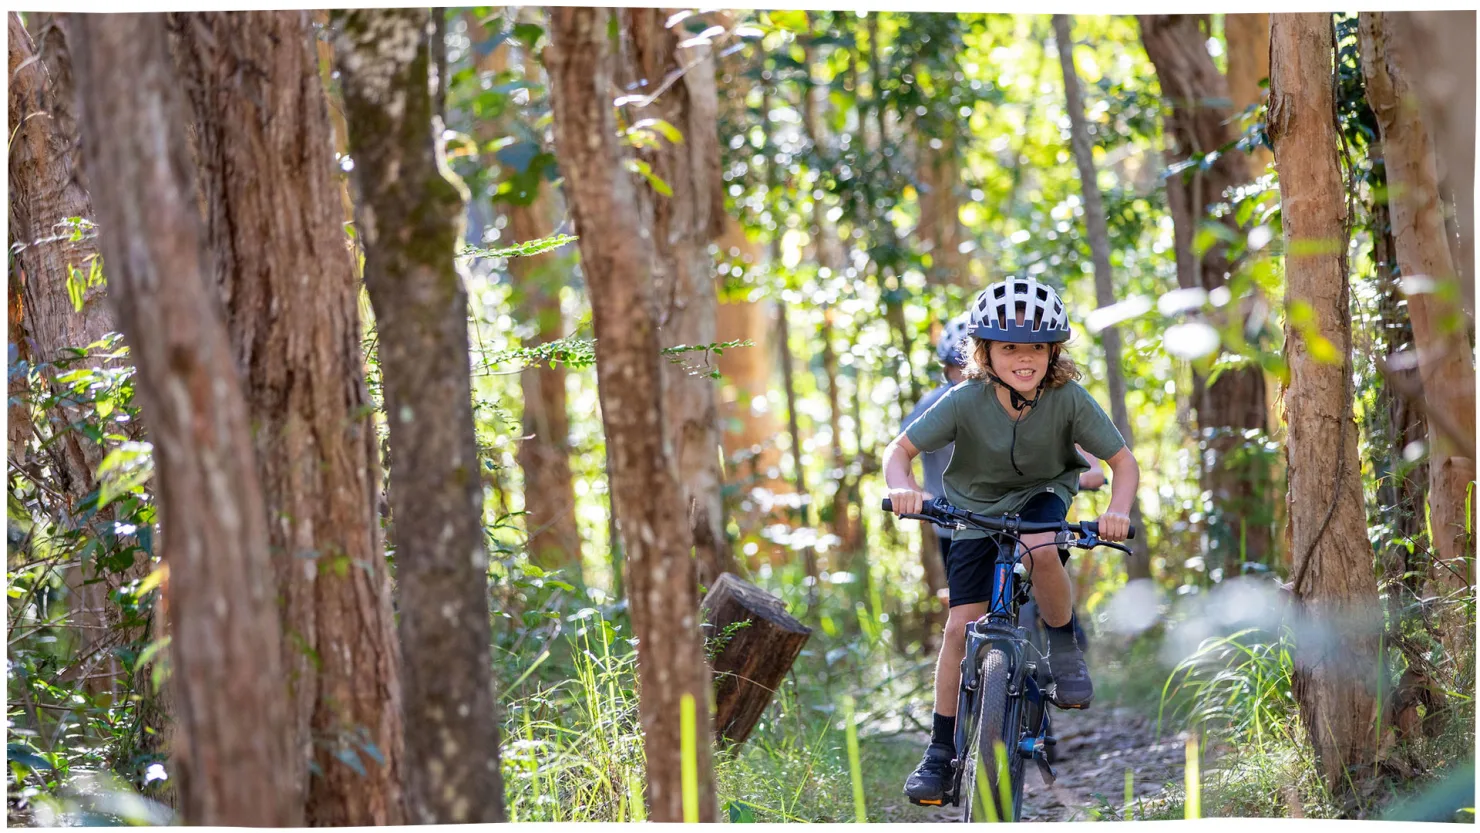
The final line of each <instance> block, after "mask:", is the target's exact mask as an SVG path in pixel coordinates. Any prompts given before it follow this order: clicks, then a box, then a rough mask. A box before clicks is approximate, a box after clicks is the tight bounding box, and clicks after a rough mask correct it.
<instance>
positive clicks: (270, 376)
mask: <svg viewBox="0 0 1480 833" xmlns="http://www.w3.org/2000/svg"><path fill="white" fill-rule="evenodd" d="M174 26H175V31H176V32H177V35H178V38H177V44H178V49H177V50H176V57H177V60H178V61H179V64H180V66H181V70H182V72H183V74H184V75H185V77H186V78H188V79H189V80H190V82H191V83H189V84H186V85H184V86H185V88H186V89H187V90H188V91H189V92H190V94H191V98H192V102H193V104H194V108H195V110H194V112H195V128H196V147H197V150H198V154H197V155H198V159H199V164H200V167H199V170H200V174H201V187H202V190H203V191H204V194H205V200H206V221H207V223H206V239H207V243H208V245H209V247H210V250H211V252H212V255H213V258H212V261H213V265H214V267H215V275H214V277H215V283H216V286H217V288H218V289H219V291H220V298H221V303H222V307H223V308H224V311H225V313H226V316H227V326H228V329H229V330H230V332H231V337H232V340H233V347H234V350H235V354H236V362H237V368H238V370H239V371H240V372H241V374H242V377H243V380H244V383H245V393H246V399H247V409H248V415H249V418H250V420H251V423H252V425H253V428H254V431H253V441H254V446H255V448H256V452H257V453H256V458H257V473H258V477H259V478H260V480H261V483H262V489H263V497H264V499H265V501H266V504H267V512H268V517H269V518H270V519H272V520H273V522H272V523H270V524H269V527H268V530H269V532H268V535H269V547H270V549H271V551H272V553H273V567H274V573H275V575H276V579H277V587H278V599H279V603H280V605H281V607H282V609H281V614H282V624H283V635H284V638H283V644H282V648H281V650H282V655H283V668H284V670H285V672H286V674H287V679H288V682H289V685H290V687H291V689H292V697H291V709H292V713H293V719H294V725H293V736H292V743H293V747H294V750H295V754H294V755H293V756H292V757H290V758H289V759H288V760H286V761H285V762H284V763H283V766H284V768H285V769H287V770H288V771H290V772H291V773H292V774H293V777H294V780H295V783H297V784H298V785H299V787H300V789H301V790H302V798H303V800H304V801H305V802H306V820H307V821H308V822H309V823H310V824H314V825H327V826H345V825H350V826H359V825H378V824H400V823H403V819H404V815H403V807H402V799H401V757H402V739H401V712H400V707H401V682H400V656H399V652H398V650H397V645H396V639H395V629H394V620H393V618H392V615H391V593H390V579H389V576H388V575H387V570H386V563H385V554H384V552H383V550H382V548H381V541H380V524H379V519H378V517H377V516H376V511H375V504H376V498H377V497H378V495H379V490H380V463H379V458H378V455H377V451H376V433H375V423H374V418H373V414H372V411H373V408H372V406H371V404H370V397H369V393H368V391H367V389H366V387H365V368H364V356H363V353H362V352H361V350H360V316H359V309H358V304H357V300H358V293H359V286H360V285H359V281H358V280H357V279H356V277H355V273H354V264H353V263H352V262H351V258H350V254H349V251H348V250H347V249H346V248H345V235H344V230H343V221H342V219H341V217H342V208H343V206H342V205H341V203H340V200H339V193H338V188H337V187H336V183H335V182H334V177H333V171H334V169H335V168H334V159H333V156H332V154H333V149H334V145H333V139H332V136H331V133H330V128H329V118H328V111H327V108H326V106H325V101H324V92H323V89H322V87H321V86H320V84H319V83H318V72H317V67H316V66H315V61H316V55H315V50H314V47H313V28H312V24H311V21H310V18H309V14H308V12H300V11H289V12H214V13H201V14H184V15H177V16H175V17H174ZM227 45H229V47H230V48H229V51H227V50H226V49H225V47H226V46H227ZM243 66H251V67H256V68H257V69H258V70H259V72H256V73H248V74H242V72H241V68H242V67H243ZM305 275H313V276H315V279H314V280H313V281H308V280H305V278H304V276H305ZM310 766H314V767H316V769H317V773H316V774H315V775H314V776H312V777H310V775H309V768H310Z"/></svg>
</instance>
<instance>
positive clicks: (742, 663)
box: [700, 573, 812, 748]
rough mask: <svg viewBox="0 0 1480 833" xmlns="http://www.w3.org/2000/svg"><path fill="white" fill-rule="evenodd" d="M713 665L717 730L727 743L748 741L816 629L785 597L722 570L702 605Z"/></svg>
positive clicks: (725, 743) (707, 649) (719, 736)
mask: <svg viewBox="0 0 1480 833" xmlns="http://www.w3.org/2000/svg"><path fill="white" fill-rule="evenodd" d="M700 611H701V615H702V616H703V619H704V624H703V625H702V627H703V632H704V639H705V647H706V653H707V654H708V655H709V656H710V657H711V659H710V663H711V667H712V668H713V669H714V734H715V739H716V740H717V741H718V742H719V744H720V745H721V746H722V747H731V748H733V747H737V746H739V745H740V744H742V743H744V742H745V739H746V738H747V737H749V736H750V733H751V731H752V730H753V729H755V726H756V724H757V723H759V722H760V719H761V715H762V714H764V713H765V711H766V706H768V705H770V703H771V697H772V695H774V694H775V693H776V690H777V689H778V688H779V687H780V685H781V681H782V679H783V678H785V677H786V672H787V671H789V670H790V669H791V665H792V663H793V662H795V661H796V658H797V656H798V655H799V654H801V652H802V646H803V645H805V644H806V643H807V638H808V637H810V636H811V635H812V629H811V628H808V627H806V626H805V625H803V624H802V623H801V622H798V621H797V620H796V619H795V618H793V617H792V616H791V614H789V613H787V612H786V608H785V606H784V605H782V603H781V600H780V599H778V598H776V597H775V596H773V595H771V594H770V593H767V592H766V591H764V590H762V589H760V588H759V587H756V586H755V585H754V584H751V583H750V582H747V581H745V580H744V579H742V578H740V577H739V576H736V575H734V574H733V573H721V574H720V576H719V578H718V579H716V580H715V582H714V586H713V587H711V588H710V590H709V593H708V594H707V595H705V597H704V601H703V602H702V603H701V605H700Z"/></svg>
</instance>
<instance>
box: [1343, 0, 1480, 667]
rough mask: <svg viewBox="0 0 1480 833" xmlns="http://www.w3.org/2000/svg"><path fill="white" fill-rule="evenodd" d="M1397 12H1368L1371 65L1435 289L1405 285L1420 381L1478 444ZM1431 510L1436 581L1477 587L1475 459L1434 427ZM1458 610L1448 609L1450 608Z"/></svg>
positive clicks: (1399, 217)
mask: <svg viewBox="0 0 1480 833" xmlns="http://www.w3.org/2000/svg"><path fill="white" fill-rule="evenodd" d="M1393 17H1394V16H1393V15H1388V14H1386V13H1382V12H1363V13H1362V14H1361V16H1360V24H1359V25H1360V29H1361V46H1362V70H1363V72H1364V74H1365V76H1366V81H1367V97H1368V101H1369V102H1370V103H1371V105H1372V110H1373V112H1374V113H1375V114H1376V115H1377V122H1378V126H1379V128H1380V130H1381V133H1382V151H1383V163H1384V168H1385V170H1386V173H1387V181H1388V186H1389V188H1388V207H1389V210H1390V211H1391V214H1392V230H1393V243H1394V247H1395V249H1396V252H1395V254H1396V258H1397V262H1398V269H1399V272H1400V273H1401V274H1402V275H1403V277H1404V278H1409V279H1412V278H1417V277H1419V276H1423V277H1426V278H1427V279H1428V280H1429V281H1430V282H1431V283H1433V284H1434V287H1433V289H1432V290H1431V291H1413V290H1412V289H1411V288H1410V287H1408V286H1406V285H1405V287H1404V288H1405V290H1407V291H1405V294H1406V296H1407V301H1408V316H1409V318H1410V319H1411V320H1412V322H1413V340H1414V343H1415V345H1416V346H1417V348H1418V349H1417V353H1418V371H1419V378H1420V379H1422V381H1423V391H1424V399H1425V400H1426V402H1427V404H1428V407H1430V408H1433V409H1436V410H1437V411H1440V412H1443V413H1446V414H1448V415H1450V416H1451V417H1452V418H1453V419H1454V420H1455V423H1456V424H1457V425H1458V427H1459V432H1460V434H1461V437H1462V438H1468V439H1469V443H1470V448H1473V446H1474V437H1475V367H1474V364H1473V362H1472V361H1471V360H1470V356H1471V352H1470V348H1469V340H1468V338H1467V337H1466V332H1465V329H1466V327H1465V324H1464V321H1463V316H1462V315H1461V314H1459V311H1458V310H1457V308H1456V306H1455V300H1457V299H1458V296H1459V295H1460V291H1459V286H1458V281H1457V278H1456V276H1457V272H1456V270H1455V266H1454V261H1453V259H1452V257H1451V252H1450V248H1449V243H1448V241H1447V239H1446V238H1447V232H1446V231H1445V227H1444V214H1443V206H1442V202H1441V200H1440V197H1439V176H1438V172H1437V168H1436V163H1435V154H1434V142H1433V139H1432V138H1431V134H1430V132H1429V126H1428V124H1426V123H1425V120H1424V119H1423V117H1422V115H1421V114H1420V113H1419V110H1418V107H1417V93H1416V92H1415V90H1414V87H1413V82H1412V81H1411V80H1410V79H1411V77H1412V73H1411V71H1409V70H1408V69H1407V64H1408V63H1410V62H1411V61H1412V58H1411V57H1410V55H1409V54H1408V53H1407V52H1406V51H1405V50H1403V49H1401V48H1395V47H1397V44H1395V42H1394V41H1393V39H1392V37H1391V25H1390V24H1391V20H1392V18H1393ZM1428 445H1429V466H1428V470H1429V471H1428V474H1429V484H1428V485H1429V509H1430V524H1431V525H1432V527H1433V530H1434V539H1433V547H1434V551H1435V560H1434V564H1433V566H1432V567H1431V568H1430V571H1429V577H1430V579H1431V581H1432V582H1433V585H1434V588H1435V590H1436V591H1437V592H1438V593H1439V595H1443V596H1456V595H1465V594H1467V593H1469V592H1470V590H1471V588H1473V587H1474V583H1475V578H1474V558H1473V554H1472V553H1473V543H1472V542H1471V541H1469V539H1468V536H1467V535H1466V533H1465V526H1466V517H1465V502H1466V498H1467V495H1468V491H1469V484H1470V483H1471V482H1473V481H1474V479H1475V461H1474V459H1473V457H1472V456H1470V453H1471V452H1469V451H1468V450H1467V449H1466V448H1465V447H1464V446H1463V445H1462V440H1461V439H1459V438H1452V437H1449V436H1447V435H1446V434H1445V433H1444V432H1443V431H1441V430H1439V427H1438V426H1437V425H1436V424H1435V423H1434V422H1432V421H1431V422H1430V423H1429V435H1428ZM1446 607H1449V606H1446ZM1445 619H1446V620H1447V621H1446V622H1445V623H1444V624H1443V626H1442V632H1443V637H1444V643H1445V647H1446V648H1448V649H1449V650H1450V651H1451V652H1463V651H1464V650H1465V647H1466V646H1467V645H1468V644H1470V642H1471V640H1472V632H1473V630H1474V625H1473V623H1472V622H1468V621H1466V618H1465V617H1464V616H1463V615H1459V614H1458V611H1455V610H1453V609H1450V610H1447V611H1446V616H1445Z"/></svg>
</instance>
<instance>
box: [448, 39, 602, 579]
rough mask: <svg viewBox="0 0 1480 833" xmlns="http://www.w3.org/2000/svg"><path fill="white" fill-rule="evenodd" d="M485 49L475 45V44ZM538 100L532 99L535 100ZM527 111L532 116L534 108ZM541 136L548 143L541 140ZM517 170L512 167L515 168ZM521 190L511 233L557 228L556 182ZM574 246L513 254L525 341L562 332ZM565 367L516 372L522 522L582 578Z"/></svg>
mask: <svg viewBox="0 0 1480 833" xmlns="http://www.w3.org/2000/svg"><path fill="white" fill-rule="evenodd" d="M466 17H467V21H468V31H469V34H470V36H472V37H473V38H474V42H475V43H480V42H483V41H486V40H487V38H488V36H490V35H492V34H494V33H493V31H492V30H491V29H489V28H488V27H485V26H483V25H481V24H480V23H479V22H478V16H477V15H475V14H473V13H472V12H468V13H467V14H466ZM512 49H513V47H512V44H511V41H505V43H504V44H502V45H498V46H495V47H493V48H492V49H489V50H488V51H487V53H486V54H484V55H482V56H481V57H479V58H478V59H477V69H478V72H479V73H480V74H482V73H490V74H497V73H500V72H503V71H505V70H506V69H507V68H508V66H509V53H510V52H511V51H512ZM479 51H481V48H479V47H475V49H474V52H475V54H476V53H477V52H479ZM522 52H523V55H522V66H523V70H524V77H525V79H526V80H528V81H529V82H530V83H532V84H538V83H540V77H539V76H540V72H541V67H540V64H539V61H538V60H536V59H535V56H534V54H533V53H532V52H531V51H530V50H529V49H523V50H522ZM530 103H533V102H530ZM513 115H514V114H513V113H511V114H510V117H509V118H508V119H498V120H487V121H483V122H480V123H479V124H478V125H477V126H476V127H475V128H474V135H475V136H476V137H477V139H478V141H479V144H480V145H483V146H487V145H489V144H492V143H493V142H495V141H496V140H497V139H499V138H500V137H501V136H504V135H507V134H508V133H509V132H510V124H509V122H510V121H512V118H513ZM523 117H524V118H526V119H530V120H533V116H532V115H531V114H528V113H525V114H524V115H523ZM542 144H543V143H542ZM485 159H486V164H488V165H490V166H495V165H498V164H499V162H498V161H497V159H496V158H495V155H494V154H491V153H489V154H485ZM512 173H514V172H513V171H510V172H509V174H510V175H512ZM521 196H526V195H523V194H522V192H521V194H516V195H515V198H514V199H510V200H508V201H506V202H502V203H500V204H499V205H500V206H501V207H502V208H503V210H504V215H505V216H506V217H507V218H508V225H507V226H506V228H507V230H508V232H509V234H510V235H511V237H512V241H513V242H515V243H524V242H527V241H530V240H539V239H541V238H545V237H550V236H551V235H553V234H555V218H556V216H558V214H557V208H556V205H555V196H556V192H555V190H554V184H553V183H549V182H544V181H541V182H540V183H539V184H538V189H537V190H536V191H535V192H534V193H533V194H528V195H527V201H526V200H525V199H521V198H520V197H521ZM573 263H574V252H573V250H571V249H569V248H566V247H562V248H561V249H558V250H556V251H553V252H546V253H544V254H539V255H534V256H532V257H516V258H511V259H510V260H509V272H510V273H511V274H512V275H513V276H514V280H515V284H514V292H513V299H512V300H513V303H514V310H515V312H514V315H515V320H517V321H519V322H520V323H521V324H523V325H525V326H532V327H534V329H535V333H534V335H533V337H532V338H528V339H525V341H524V345H525V346H526V347H533V346H536V345H539V344H545V343H548V342H551V341H556V340H558V339H560V338H563V337H565V335H566V332H565V320H564V316H563V314H562V312H561V309H560V288H561V287H562V286H564V285H566V284H567V283H568V282H569V281H570V280H571V279H572V277H571V270H572V268H573ZM565 379H566V369H565V365H563V364H559V363H557V364H554V365H552V366H546V365H536V366H533V367H529V368H526V369H525V370H524V372H523V373H521V374H519V390H520V393H521V395H522V396H521V399H522V404H523V406H524V413H523V417H522V418H523V434H524V437H523V439H521V440H520V441H519V444H518V447H517V449H516V455H515V456H516V459H517V461H518V463H519V469H520V471H522V472H523V473H524V495H525V499H524V504H525V516H524V524H525V529H526V530H527V531H528V534H529V555H530V559H531V560H532V561H533V562H534V563H535V564H537V565H538V566H540V567H542V568H544V569H546V570H555V569H558V570H563V571H564V572H565V573H566V575H567V577H569V578H572V579H575V580H577V581H578V582H580V581H582V580H583V579H582V572H581V566H582V562H581V535H580V528H579V526H578V525H577V523H576V513H575V504H576V492H575V479H574V477H573V476H572V474H571V470H570V453H571V450H570V418H569V414H568V413H567V410H566V399H565Z"/></svg>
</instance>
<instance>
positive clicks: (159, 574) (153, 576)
mask: <svg viewBox="0 0 1480 833" xmlns="http://www.w3.org/2000/svg"><path fill="white" fill-rule="evenodd" d="M169 577H170V565H168V564H161V565H159V566H158V567H156V568H154V571H153V572H151V573H150V574H149V575H147V576H144V578H143V579H141V580H140V581H139V586H138V587H135V588H134V595H135V596H143V595H144V594H145V593H148V592H149V591H150V590H153V589H154V588H156V587H158V586H159V585H161V584H163V583H164V581H165V579H167V578H169Z"/></svg>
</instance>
